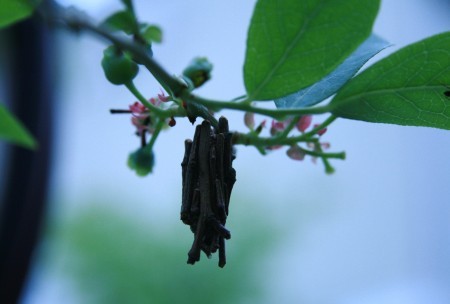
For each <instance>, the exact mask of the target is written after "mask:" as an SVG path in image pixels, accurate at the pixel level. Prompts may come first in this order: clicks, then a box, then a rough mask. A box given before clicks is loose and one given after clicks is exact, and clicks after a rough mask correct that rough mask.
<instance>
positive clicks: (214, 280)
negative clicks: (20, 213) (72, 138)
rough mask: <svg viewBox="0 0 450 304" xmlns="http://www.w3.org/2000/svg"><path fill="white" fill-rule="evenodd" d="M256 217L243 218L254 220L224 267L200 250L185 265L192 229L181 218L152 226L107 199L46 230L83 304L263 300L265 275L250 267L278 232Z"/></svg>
mask: <svg viewBox="0 0 450 304" xmlns="http://www.w3.org/2000/svg"><path fill="white" fill-rule="evenodd" d="M89 205H91V206H92V204H89ZM245 214H248V213H239V214H236V215H238V217H240V218H241V219H242V217H243V216H245ZM239 215H240V216H239ZM254 216H255V212H253V213H252V218H251V219H250V218H248V219H247V220H248V221H251V222H252V225H250V226H248V225H246V226H245V227H242V226H241V228H242V229H238V230H239V235H236V238H234V239H233V243H232V245H230V248H229V255H228V258H229V264H227V267H226V268H225V269H218V268H217V261H210V260H207V259H206V257H205V256H204V255H203V256H202V263H198V264H196V265H195V266H194V267H192V266H191V265H187V264H186V259H187V250H188V249H189V246H190V245H191V242H192V233H191V232H190V231H189V229H188V228H187V227H186V226H184V225H183V224H182V223H181V221H180V222H179V226H176V227H178V228H180V229H178V228H176V229H168V230H166V229H164V230H163V231H161V229H158V230H155V229H152V227H151V226H149V225H144V224H142V223H141V222H140V221H137V220H136V218H130V217H127V216H125V215H124V214H123V213H122V214H121V213H119V212H117V211H113V210H112V208H111V204H110V202H108V204H105V205H104V207H98V206H97V208H89V209H88V210H86V211H85V212H82V213H78V214H76V215H75V216H73V217H72V220H70V221H65V222H64V225H63V226H62V227H57V228H59V229H57V230H54V229H53V230H52V231H53V233H52V235H51V236H52V239H53V244H55V245H59V247H60V248H63V249H65V250H68V252H67V255H64V256H66V257H67V256H68V257H69V258H67V259H65V260H64V261H65V264H64V265H62V266H63V268H61V265H55V266H58V267H57V269H58V270H61V269H63V272H64V276H66V277H67V276H68V277H69V279H70V282H74V283H76V285H75V286H76V287H78V288H79V291H80V294H81V296H82V298H81V299H80V300H82V303H158V304H163V303H196V304H201V303H243V302H244V301H247V302H248V301H250V302H251V303H261V301H262V298H261V297H262V295H263V292H264V290H263V286H262V283H263V281H262V280H258V279H257V277H256V276H255V265H256V264H257V263H260V262H261V261H262V260H263V259H264V258H265V257H266V256H267V253H265V252H266V251H267V249H268V244H271V243H273V241H274V236H275V235H276V232H275V231H274V230H275V229H274V227H273V226H272V225H270V224H268V222H264V226H262V222H260V221H258V220H255V218H254ZM257 218H258V219H261V218H264V214H258V217H257ZM244 228H245V229H244ZM180 236H181V237H180ZM55 249H57V248H55ZM56 254H58V252H56ZM59 254H60V253H59ZM215 258H216V257H213V259H215ZM55 260H58V259H52V258H50V259H49V261H48V262H49V263H54V261H55Z"/></svg>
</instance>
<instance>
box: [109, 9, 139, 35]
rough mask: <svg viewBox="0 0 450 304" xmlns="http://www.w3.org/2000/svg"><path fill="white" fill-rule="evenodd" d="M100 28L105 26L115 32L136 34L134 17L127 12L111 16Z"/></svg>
mask: <svg viewBox="0 0 450 304" xmlns="http://www.w3.org/2000/svg"><path fill="white" fill-rule="evenodd" d="M100 26H106V27H108V28H110V29H112V30H116V31H123V32H125V33H127V34H129V35H130V34H133V33H135V32H136V22H135V20H134V15H133V14H132V13H131V12H130V11H128V10H126V11H119V12H116V13H114V14H112V15H111V16H109V17H108V18H106V19H105V20H104V21H103V22H102V23H101V25H100Z"/></svg>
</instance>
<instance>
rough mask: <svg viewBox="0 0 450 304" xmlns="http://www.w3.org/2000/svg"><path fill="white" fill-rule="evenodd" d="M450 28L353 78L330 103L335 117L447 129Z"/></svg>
mask: <svg viewBox="0 0 450 304" xmlns="http://www.w3.org/2000/svg"><path fill="white" fill-rule="evenodd" d="M449 86H450V32H446V33H443V34H439V35H436V36H433V37H431V38H427V39H425V40H422V41H420V42H417V43H414V44H412V45H409V46H407V47H405V48H403V49H401V50H399V51H397V52H395V53H394V54H392V55H390V56H388V57H387V58H385V59H383V60H381V61H379V62H378V63H376V64H374V65H373V66H371V67H370V68H368V69H367V70H365V71H364V72H363V73H361V74H360V75H358V76H356V77H355V78H353V79H352V80H351V81H350V82H349V83H348V84H347V85H346V86H345V87H344V88H343V89H342V90H341V91H340V92H339V93H338V94H337V95H336V96H335V98H334V99H333V100H332V102H331V103H330V108H331V112H332V113H333V114H334V115H336V116H339V117H344V118H349V119H356V120H363V121H368V122H377V123H391V124H397V125H408V126H424V127H433V128H440V129H447V130H450V97H449V96H448V95H450V92H449V90H450V89H449Z"/></svg>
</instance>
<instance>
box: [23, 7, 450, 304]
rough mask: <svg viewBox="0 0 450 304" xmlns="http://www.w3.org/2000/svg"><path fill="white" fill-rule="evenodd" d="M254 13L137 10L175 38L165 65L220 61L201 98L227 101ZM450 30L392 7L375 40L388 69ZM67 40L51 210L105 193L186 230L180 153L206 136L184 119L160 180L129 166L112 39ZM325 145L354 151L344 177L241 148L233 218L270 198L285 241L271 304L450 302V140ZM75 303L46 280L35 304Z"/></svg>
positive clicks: (354, 132)
mask: <svg viewBox="0 0 450 304" xmlns="http://www.w3.org/2000/svg"><path fill="white" fill-rule="evenodd" d="M62 2H63V3H65V4H75V5H77V6H78V7H80V8H84V9H85V10H86V11H87V12H88V13H89V14H91V15H92V16H93V17H95V18H98V19H102V18H104V17H105V16H107V15H108V14H110V13H111V12H113V11H114V10H116V9H118V8H119V7H120V4H119V1H106V0H105V1H87V0H85V1H82V0H79V1H69V0H67V1H62ZM254 3H255V1H237V0H229V1H211V0H197V1H182V0H165V1H136V5H137V11H138V12H139V16H140V17H141V19H142V20H149V21H151V22H154V23H157V24H159V25H161V27H162V28H163V30H164V43H163V44H162V45H155V46H154V53H155V58H156V59H157V60H158V61H159V62H160V63H161V64H162V65H163V66H164V67H166V68H167V69H168V70H169V71H170V72H172V73H174V74H177V73H179V72H180V71H181V70H182V69H183V68H184V67H185V65H186V64H187V63H188V62H189V61H190V60H191V59H192V58H193V57H195V56H198V55H201V56H208V58H209V59H210V60H211V61H212V62H213V63H214V71H213V79H212V80H211V82H210V83H208V84H207V85H206V86H205V87H204V88H202V89H201V90H200V91H199V93H201V94H202V95H204V96H207V97H213V98H221V99H230V98H233V97H236V96H239V95H242V94H243V93H244V87H243V82H242V64H243V60H244V50H245V39H246V31H247V27H248V23H249V20H250V16H251V12H252V9H253V6H254ZM448 30H450V2H449V1H439V0H385V1H383V4H382V8H381V11H380V13H379V17H378V19H377V22H376V24H375V29H374V31H375V32H376V33H377V34H378V35H380V36H382V37H383V38H385V39H387V40H388V41H390V42H391V43H392V44H393V45H394V46H393V47H391V48H389V49H388V50H386V51H384V52H382V53H381V54H380V55H379V56H377V57H376V59H380V58H382V57H383V56H386V55H387V54H389V53H390V52H393V51H395V50H396V49H398V48H400V47H402V46H404V45H407V44H410V43H413V42H415V41H418V40H420V39H423V38H425V37H427V36H430V35H433V34H436V33H439V32H443V31H448ZM60 36H61V37H60V39H61V43H62V45H61V46H60V51H61V54H62V55H61V56H62V58H61V66H60V76H61V77H60V85H61V87H62V89H61V91H60V93H59V96H58V101H59V109H58V112H57V113H59V114H58V123H59V128H58V130H57V134H58V137H59V140H60V143H59V145H58V147H57V158H56V166H55V168H56V171H55V173H54V178H53V185H54V186H53V191H52V201H55V202H65V204H64V205H61V204H58V205H56V204H55V205H53V208H52V214H53V215H55V216H70V214H71V213H72V212H75V211H76V210H77V209H78V208H80V207H83V205H84V204H87V203H88V202H89V200H88V199H87V198H89V197H90V196H92V195H93V194H94V195H96V196H97V197H99V196H100V197H101V199H102V200H105V201H108V200H109V199H110V200H111V201H112V202H114V205H113V206H112V208H119V209H120V210H121V211H122V212H123V213H127V214H130V215H133V216H135V217H136V221H143V222H151V223H152V225H155V227H159V228H160V229H165V228H164V227H165V226H167V225H179V226H180V225H181V223H180V222H179V221H178V212H179V197H180V182H181V181H180V172H179V170H180V161H181V158H182V154H183V149H182V144H183V140H184V139H185V138H188V137H191V136H192V133H193V130H194V129H193V128H192V127H191V126H190V125H189V124H188V123H187V122H186V121H178V124H177V126H176V127H175V128H173V129H171V130H170V131H169V132H165V133H163V134H162V136H161V137H160V139H159V140H158V142H157V144H156V147H155V153H156V158H157V159H156V166H155V169H154V174H153V175H151V176H149V177H146V178H139V177H137V176H135V174H134V173H133V172H132V171H130V170H129V169H128V168H127V167H126V165H125V162H126V157H127V155H128V153H129V152H130V151H132V150H134V149H135V148H136V147H137V145H138V139H137V138H136V137H135V136H133V129H132V127H131V125H130V124H129V118H128V117H123V116H122V117H121V116H112V115H109V113H108V109H110V108H125V107H126V106H127V104H129V103H131V102H132V101H134V98H133V97H132V96H131V94H130V93H128V92H127V91H126V90H125V89H124V88H121V87H117V86H112V85H110V84H109V83H107V81H106V80H105V78H104V76H103V72H102V70H101V68H100V65H99V62H100V60H101V56H102V50H103V48H104V47H105V45H104V44H103V43H102V41H99V40H97V39H93V38H92V37H91V36H89V35H81V36H78V37H77V36H73V35H66V33H62V34H61V35H60ZM143 74H144V75H143V76H141V78H139V80H138V81H137V84H138V86H139V87H140V88H141V90H142V91H143V92H144V93H145V94H146V95H148V96H151V95H154V94H156V93H158V92H159V86H158V85H157V84H156V83H155V82H154V81H153V80H152V79H151V77H150V76H148V75H146V74H145V73H143ZM224 114H226V115H227V116H228V117H229V118H230V121H231V122H230V123H231V127H232V128H234V129H238V130H239V129H240V130H243V124H242V116H243V115H242V114H241V113H234V112H225V113H224ZM258 119H260V118H258ZM323 119H324V118H323V117H318V118H315V121H316V122H320V121H322V120H323ZM324 140H326V141H329V142H331V146H332V149H333V151H341V150H345V151H346V152H347V160H346V161H338V160H337V161H333V165H334V166H335V168H336V170H337V171H336V173H335V174H334V175H333V176H326V175H325V174H324V172H323V167H322V166H321V165H320V163H319V164H317V165H314V164H312V162H311V161H310V160H305V161H303V162H295V161H293V160H290V159H289V158H287V157H286V155H285V153H284V151H276V152H274V153H272V154H270V155H269V156H267V157H262V156H260V155H259V154H258V152H257V151H256V149H254V148H246V147H243V146H239V147H238V158H237V160H236V162H235V167H236V169H237V172H238V182H237V184H236V186H235V190H234V192H233V198H234V199H233V201H232V207H231V208H235V209H234V210H235V211H234V212H251V210H248V209H246V208H245V203H246V200H247V199H248V200H252V201H259V202H260V204H261V205H262V208H263V209H264V210H266V212H267V213H268V215H269V216H270V217H273V218H274V221H275V222H276V223H277V225H278V226H279V227H280V229H284V230H283V231H285V232H283V234H282V235H283V237H282V239H280V240H279V247H276V248H275V249H274V251H273V252H271V253H270V258H269V259H268V260H267V263H265V264H264V266H262V267H264V268H265V269H264V271H265V272H266V273H268V274H270V275H271V276H270V277H268V278H266V279H265V280H266V282H265V284H266V286H267V289H268V290H270V297H269V298H267V302H266V303H300V302H302V303H348V304H353V303H417V304H419V303H420V304H422V303H423V304H428V303H438V304H440V303H442V304H444V303H450V287H449V286H450V221H449V220H450V158H449V155H450V153H449V152H450V133H448V131H442V130H436V129H427V128H414V127H398V126H390V125H375V124H368V123H362V122H357V121H347V120H342V119H341V120H338V121H336V122H335V123H334V124H333V125H332V126H331V127H330V128H329V130H328V132H327V134H326V135H325V136H324ZM244 198H245V199H244ZM182 229H185V228H184V227H182ZM186 230H187V229H186ZM231 230H232V231H233V233H234V235H238V234H239V231H236V230H233V228H232V227H231ZM182 237H191V235H190V234H189V233H188V232H186V234H185V235H183V236H182ZM228 250H229V251H232V250H233V242H232V241H231V242H230V243H229V245H228ZM183 258H184V257H183ZM227 267H228V265H227ZM230 267H232V266H230ZM63 299H64V301H63V302H64V303H77V301H76V294H75V293H74V292H73V290H72V289H71V286H70V284H69V283H68V282H65V281H64V280H62V279H60V278H57V277H52V276H51V275H45V274H42V273H41V272H40V271H38V270H37V271H36V274H35V279H34V280H33V283H32V284H31V286H30V289H29V295H28V297H27V298H26V300H25V302H26V303H62V302H61V301H62V300H63Z"/></svg>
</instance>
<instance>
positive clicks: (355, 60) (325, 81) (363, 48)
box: [275, 34, 389, 109]
mask: <svg viewBox="0 0 450 304" xmlns="http://www.w3.org/2000/svg"><path fill="white" fill-rule="evenodd" d="M388 45H389V43H388V42H386V41H385V40H383V39H382V38H380V37H378V36H377V35H374V34H372V35H371V36H370V37H369V38H368V39H367V40H366V41H364V42H363V43H362V44H361V45H360V46H359V47H358V48H357V49H356V51H354V52H353V53H352V54H351V55H350V56H349V57H348V58H347V59H345V61H344V62H343V63H341V64H340V65H339V66H338V67H337V68H336V69H335V70H334V71H333V72H331V73H330V74H328V75H327V76H325V77H324V78H322V79H321V80H320V81H318V82H316V83H315V84H313V85H311V86H309V87H307V88H304V89H302V90H300V91H298V92H296V93H294V94H291V95H288V96H285V97H282V98H279V99H276V100H275V104H276V106H277V108H287V109H288V108H306V107H310V106H313V105H315V104H317V103H319V102H321V101H323V100H325V99H326V98H328V97H330V96H331V95H333V94H335V93H336V92H337V91H339V90H340V89H341V88H342V87H343V86H344V85H345V84H346V83H347V81H349V80H350V79H351V78H352V77H354V76H355V74H356V73H357V72H358V71H359V69H360V68H361V67H362V66H363V65H364V64H365V63H366V62H367V61H368V60H369V59H370V58H372V57H373V56H375V55H376V54H378V53H379V52H380V51H381V50H383V49H384V48H386V47H387V46H388Z"/></svg>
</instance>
